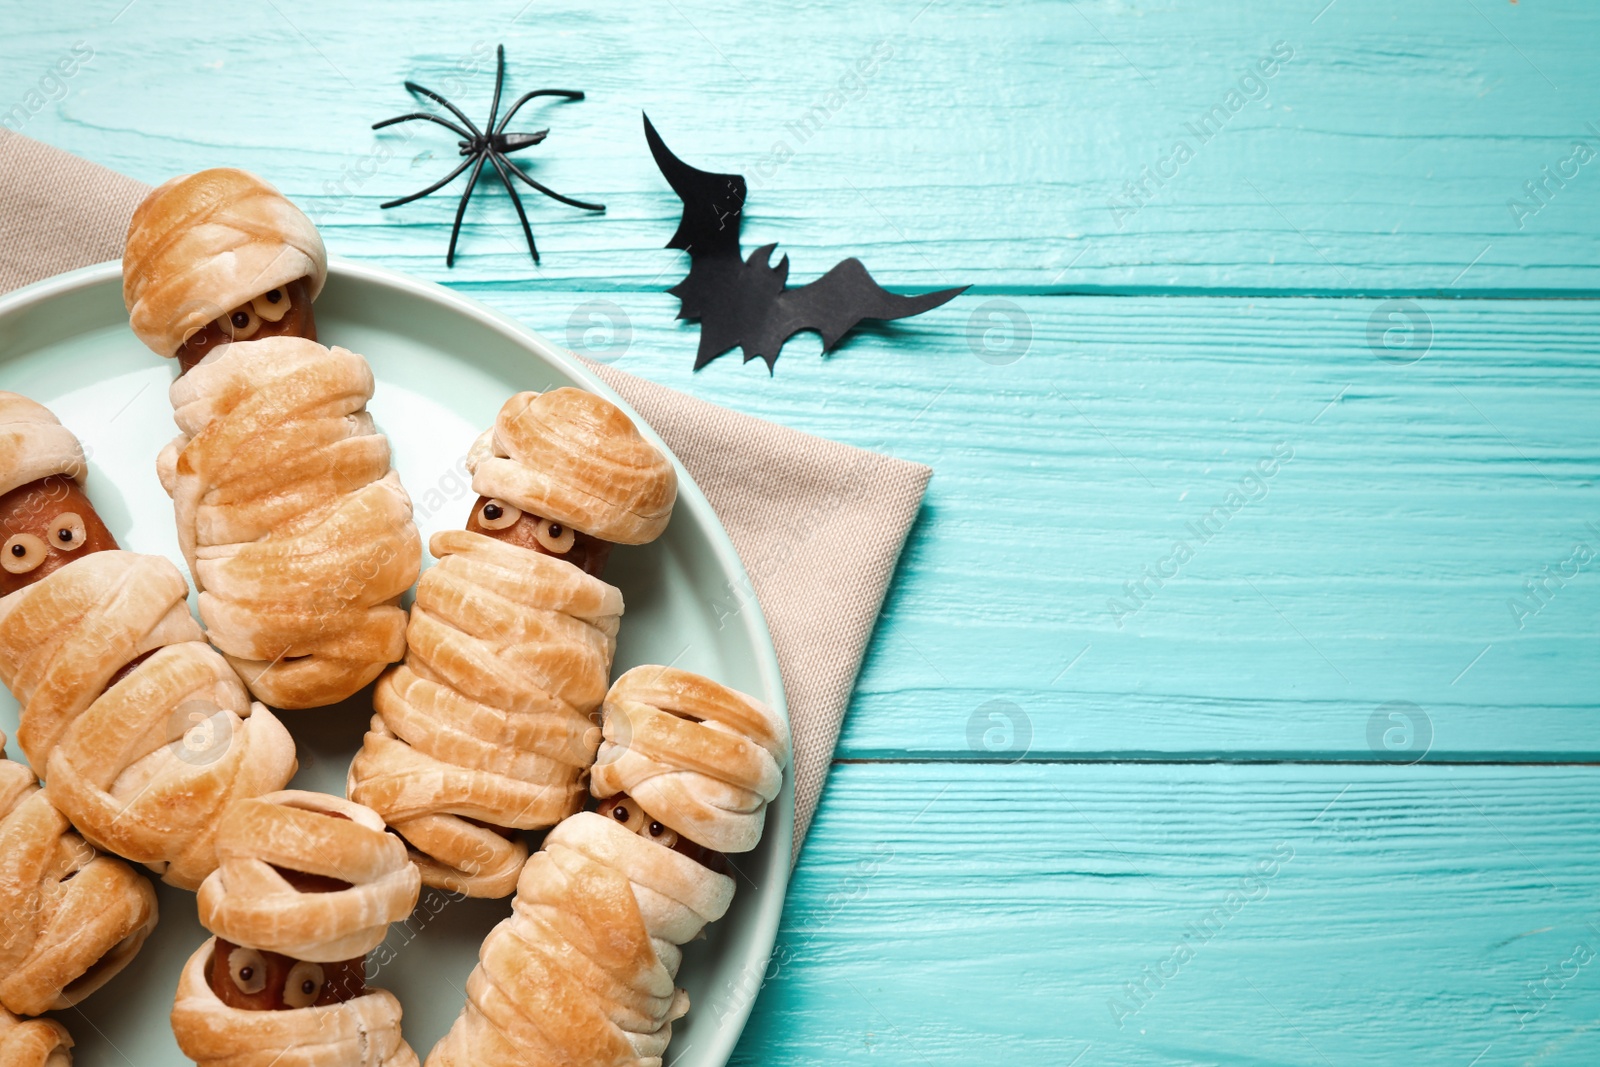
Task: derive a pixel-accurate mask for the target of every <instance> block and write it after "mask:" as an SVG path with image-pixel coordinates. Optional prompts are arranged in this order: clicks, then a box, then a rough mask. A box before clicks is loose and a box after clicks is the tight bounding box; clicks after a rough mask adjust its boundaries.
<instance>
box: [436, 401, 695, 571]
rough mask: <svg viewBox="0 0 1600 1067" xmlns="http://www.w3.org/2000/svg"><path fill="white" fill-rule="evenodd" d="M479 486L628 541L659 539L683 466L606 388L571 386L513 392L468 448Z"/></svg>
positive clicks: (563, 520) (533, 509) (602, 536)
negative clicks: (641, 429)
mask: <svg viewBox="0 0 1600 1067" xmlns="http://www.w3.org/2000/svg"><path fill="white" fill-rule="evenodd" d="M467 468H468V469H469V470H470V471H472V488H473V489H474V490H476V491H477V492H478V493H479V494H480V495H482V496H486V497H492V498H495V499H499V500H506V501H509V502H511V503H512V504H515V505H516V506H517V507H519V508H521V509H522V510H523V511H524V512H531V513H533V514H535V515H540V516H543V517H544V518H546V519H549V520H551V521H553V522H559V523H564V524H566V525H567V526H570V527H572V528H573V529H575V530H582V531H583V532H584V533H587V534H590V535H592V536H594V537H598V538H600V539H601V540H603V541H610V542H613V543H615V544H619V545H642V544H646V543H648V542H650V541H654V540H655V539H656V538H657V537H660V536H661V532H662V531H663V530H665V529H666V528H667V521H668V520H669V519H670V518H672V506H673V504H674V503H675V502H676V501H677V499H678V475H677V472H676V471H675V470H674V469H673V467H672V463H671V462H670V461H669V460H668V459H667V457H666V456H664V455H662V453H661V451H660V450H659V449H657V448H656V447H655V446H654V445H652V444H651V443H650V442H649V441H647V440H645V439H644V436H643V435H642V434H640V433H639V429H638V427H636V426H634V424H633V421H632V420H631V419H629V418H628V416H626V415H624V414H623V413H622V411H621V409H619V408H618V407H617V406H616V405H615V404H613V403H611V402H610V401H609V400H606V399H605V398H604V397H601V396H596V395H595V394H594V393H589V392H585V391H584V390H582V389H573V388H570V387H563V388H561V389H552V390H550V391H549V392H547V393H532V392H528V393H518V394H517V395H516V396H513V397H512V398H511V399H510V400H507V401H506V402H505V404H504V405H502V406H501V408H500V413H499V414H498V415H497V416H495V420H494V426H492V427H491V428H490V429H488V430H485V431H484V432H483V434H482V435H481V436H480V437H479V438H478V440H477V441H476V442H474V444H473V447H472V450H471V451H470V452H469V453H468V454H467Z"/></svg>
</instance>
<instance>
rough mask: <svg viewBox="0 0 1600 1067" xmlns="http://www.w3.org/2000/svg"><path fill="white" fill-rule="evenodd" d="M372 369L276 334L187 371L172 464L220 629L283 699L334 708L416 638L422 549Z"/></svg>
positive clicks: (186, 542)
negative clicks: (408, 608) (410, 593)
mask: <svg viewBox="0 0 1600 1067" xmlns="http://www.w3.org/2000/svg"><path fill="white" fill-rule="evenodd" d="M372 390H373V378H372V370H371V368H370V367H368V366H367V363H366V361H365V360H364V359H362V358H361V357H360V356H358V355H356V354H355V353H353V352H349V351H346V350H345V349H343V348H331V349H330V348H324V347H322V346H321V345H319V344H317V343H316V342H315V341H308V340H306V339H304V338H299V337H269V338H264V339H261V340H256V341H247V342H242V343H236V344H229V345H225V346H223V347H221V348H218V349H217V350H216V351H215V352H214V353H212V354H211V355H210V356H208V357H207V358H206V359H205V360H204V361H202V362H201V363H200V364H199V365H197V366H196V367H195V368H194V369H193V370H191V371H189V372H188V373H187V374H184V375H183V376H182V377H180V378H179V379H178V380H177V381H176V382H174V383H173V385H172V393H171V395H172V406H173V410H174V415H175V417H176V419H177V423H178V427H179V429H181V430H182V431H183V432H182V434H181V435H180V436H179V437H178V438H177V439H176V440H174V441H173V442H172V443H171V444H169V445H168V446H167V448H166V449H165V450H164V451H163V452H162V454H161V458H160V460H159V462H158V470H159V473H160V475H161V481H162V484H163V485H164V486H165V487H166V489H167V491H168V492H169V493H170V494H171V495H172V499H173V505H174V508H175V510H176V512H177V520H178V541H179V544H180V545H181V546H182V548H183V554H184V557H185V558H186V559H187V560H188V562H189V568H190V571H191V572H192V573H193V574H194V579H195V586H196V588H197V589H199V590H200V617H201V619H202V620H204V622H205V624H206V628H207V630H208V632H209V634H210V637H211V641H212V643H213V644H215V645H216V646H217V648H218V649H219V650H220V651H221V652H222V653H223V655H224V656H226V657H227V658H228V661H229V662H230V663H232V664H233V666H234V667H235V669H237V670H238V672H239V674H240V676H241V677H243V678H244V680H245V683H246V684H247V685H248V686H249V687H250V689H251V691H252V692H253V693H254V694H255V695H256V696H257V697H259V698H260V699H261V700H264V701H266V702H267V703H268V704H271V705H272V706H274V707H280V708H308V707H320V706H322V705H325V704H331V703H334V702H336V701H339V700H342V699H344V698H345V697H348V696H350V695H351V694H352V693H354V692H356V691H357V690H358V689H360V688H361V687H362V686H364V685H366V684H367V683H368V682H370V681H372V680H373V679H374V678H376V677H377V676H378V674H379V672H381V671H382V670H383V668H384V667H385V666H386V665H387V664H389V663H392V662H394V661H396V660H398V659H399V658H400V657H401V656H402V655H403V654H404V651H405V625H406V616H405V611H404V610H403V609H402V608H401V607H400V603H399V601H400V595H401V594H402V593H403V592H405V590H406V589H407V588H409V587H410V586H411V583H412V582H414V581H415V580H416V577H417V571H418V568H419V566H420V564H421V554H422V547H421V543H420V538H419V535H418V533H417V528H416V526H415V525H414V524H413V523H412V520H411V500H410V498H409V497H408V496H407V495H406V492H405V490H404V489H402V488H401V486H400V478H399V475H397V474H396V473H395V471H394V470H393V468H392V467H391V466H390V455H389V442H388V439H387V438H385V437H384V436H383V435H382V434H381V433H379V432H378V431H377V429H376V428H375V427H374V425H373V422H372V416H371V415H369V414H368V413H367V410H366V404H367V401H368V400H369V399H370V398H371V396H372Z"/></svg>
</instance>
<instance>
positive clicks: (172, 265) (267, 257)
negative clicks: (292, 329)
mask: <svg viewBox="0 0 1600 1067" xmlns="http://www.w3.org/2000/svg"><path fill="white" fill-rule="evenodd" d="M327 276H328V254H327V251H326V250H325V249H324V248H323V245H322V236H321V234H319V233H317V228H316V226H314V225H313V224H312V222H311V220H310V219H308V218H307V217H306V216H305V213H304V212H302V211H301V210H300V209H299V208H297V207H295V206H294V205H293V204H292V203H290V202H289V201H288V200H287V199H285V198H284V196H283V194H281V193H279V192H278V190H277V189H275V188H273V187H272V186H271V185H269V184H267V183H266V182H264V181H262V180H261V179H260V178H258V177H256V176H255V175H253V174H250V173H248V172H247V171H242V170H236V169H234V168H232V167H217V168H214V169H211V170H203V171H200V172H199V173H197V174H186V175H183V176H181V177H177V178H173V179H171V180H170V181H168V182H165V183H164V184H162V185H160V186H158V187H157V188H156V189H155V190H154V191H152V192H151V193H150V195H149V196H147V197H146V198H145V199H144V201H143V203H141V204H140V205H139V207H138V208H137V209H136V210H135V211H134V213H133V220H132V223H131V224H130V226H129V227H128V243H127V250H126V252H125V253H124V254H123V258H122V299H123V303H124V304H126V305H127V308H128V318H129V321H130V322H131V324H132V326H133V332H134V333H135V334H137V335H138V337H139V340H141V341H143V342H144V343H145V344H146V345H147V346H149V347H150V349H151V350H152V351H154V352H155V353H156V354H158V355H162V356H176V355H177V354H178V349H179V347H180V346H182V345H183V343H184V342H185V341H187V340H189V338H190V337H191V336H192V335H193V334H194V333H196V332H197V331H200V330H203V329H205V327H206V326H207V324H208V323H210V322H212V321H213V320H215V319H217V318H219V317H221V316H223V315H225V314H226V313H228V312H229V311H231V310H233V309H235V308H239V307H241V306H247V305H248V304H249V303H250V301H251V300H252V299H253V298H255V297H257V296H260V295H261V294H263V293H267V292H270V291H272V290H274V289H282V288H285V287H287V286H288V285H289V284H290V283H291V282H295V281H298V280H299V279H302V278H304V279H306V280H307V288H308V293H307V299H309V300H314V299H316V297H317V294H319V293H320V292H321V291H322V286H323V283H324V282H325V281H326V280H327ZM269 313H270V312H269Z"/></svg>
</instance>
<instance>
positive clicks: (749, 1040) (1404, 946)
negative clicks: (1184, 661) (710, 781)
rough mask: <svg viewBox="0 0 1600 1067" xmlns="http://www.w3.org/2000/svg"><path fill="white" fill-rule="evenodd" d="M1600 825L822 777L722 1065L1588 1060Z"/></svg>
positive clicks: (1545, 784) (1205, 779)
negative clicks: (750, 1000)
mask: <svg viewBox="0 0 1600 1067" xmlns="http://www.w3.org/2000/svg"><path fill="white" fill-rule="evenodd" d="M1597 817H1600V773H1597V771H1596V770H1595V768H1591V767H1584V768H1551V767H1545V768H1539V769H1530V768H1520V769H1518V768H1505V767H1427V766H1420V767H1411V768H1392V767H1330V766H1281V765H1280V766H1251V767H1239V766H1217V765H1213V766H1195V765H1187V766H1151V765H1143V766H1140V765H1122V766H1105V765H1099V766H1037V765H1026V764H1023V765H1017V766H1013V767H1006V768H997V767H991V766H984V767H974V766H951V765H936V766H926V765H921V766H905V765H881V764H874V765H847V766H840V767H836V768H835V771H834V776H833V780H832V782H831V783H830V785H829V787H828V791H827V792H826V793H825V794H824V796H823V802H822V807H821V810H820V811H819V813H818V817H817V824H816V830H815V831H814V833H813V836H812V837H811V839H810V841H809V842H808V844H807V845H806V852H805V854H804V857H803V860H802V863H801V867H800V870H799V872H798V873H797V875H796V877H795V880H794V883H793V885H792V887H791V889H790V894H789V902H788V911H787V913H786V917H785V920H784V925H783V928H782V930H781V931H780V934H779V941H778V951H777V955H776V956H775V958H774V964H773V965H772V967H771V968H769V970H768V972H767V973H766V974H765V975H763V976H756V977H754V978H753V979H752V983H751V984H752V988H753V989H759V999H758V1000H757V1002H756V1008H755V1013H754V1016H753V1017H752V1020H751V1023H750V1026H749V1029H748V1030H747V1031H746V1034H745V1037H744V1041H743V1043H742V1045H741V1046H740V1051H739V1053H738V1055H737V1056H736V1059H735V1062H737V1063H741V1064H756V1063H760V1064H787V1063H819V1062H825V1063H838V1064H853V1063H867V1062H873V1063H883V1062H890V1063H907V1064H912V1063H915V1064H930V1065H936V1067H937V1065H943V1064H952V1065H954V1064H962V1065H965V1064H970V1063H973V1062H975V1061H978V1060H980V1058H986V1059H990V1060H993V1061H994V1062H1005V1063H1041V1064H1043V1063H1050V1064H1060V1065H1066V1064H1077V1065H1078V1067H1093V1065H1097V1064H1134V1065H1151V1067H1154V1065H1171V1067H1176V1065H1180V1064H1181V1065H1192V1064H1220V1063H1241V1064H1243V1063H1248V1064H1268V1063H1270V1064H1304V1065H1307V1067H1313V1065H1314V1067H1325V1065H1327V1064H1342V1065H1361V1064H1374V1065H1377V1064H1384V1065H1388V1064H1396V1063H1406V1064H1441V1065H1454V1067H1461V1065H1465V1064H1469V1063H1473V1064H1476V1065H1477V1067H1490V1065H1496V1064H1512V1063H1517V1064H1522V1063H1531V1062H1548V1063H1562V1064H1578V1063H1593V1062H1596V1061H1597V1058H1600V1031H1597V1030H1596V1029H1595V1028H1594V1025H1593V1020H1594V1018H1595V1016H1596V1014H1597V1012H1600V967H1597V964H1596V962H1595V961H1596V956H1597V953H1600V924H1597V922H1596V920H1597V918H1600V915H1597V912H1596V909H1595V899H1596V893H1597V892H1600V858H1597V856H1596V854H1595V852H1594V849H1593V848H1591V847H1589V846H1590V843H1591V841H1592V831H1593V826H1594V823H1595V820H1596V818H1597ZM1185 950H1186V951H1185ZM1152 975H1154V976H1155V977H1151V976H1152ZM1130 987H1131V988H1130ZM1113 1008H1115V1011H1114V1010H1113ZM980 1050H981V1051H980Z"/></svg>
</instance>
